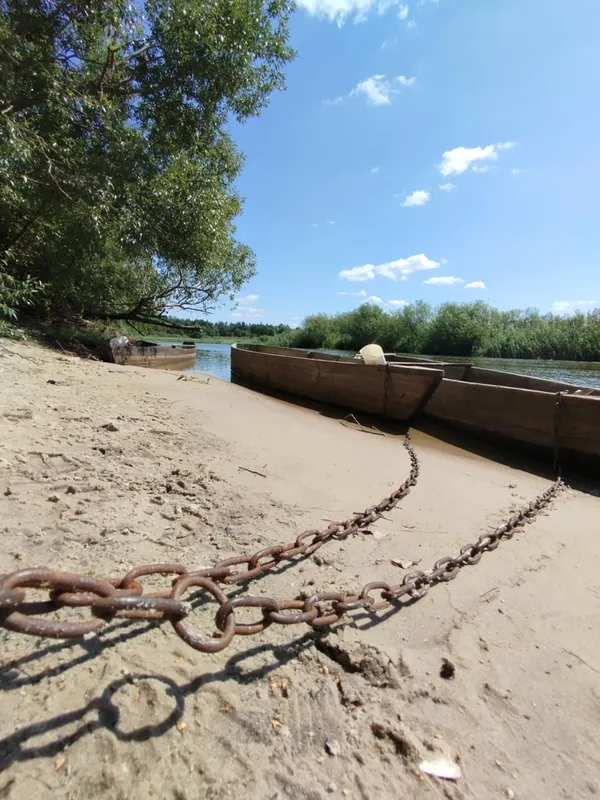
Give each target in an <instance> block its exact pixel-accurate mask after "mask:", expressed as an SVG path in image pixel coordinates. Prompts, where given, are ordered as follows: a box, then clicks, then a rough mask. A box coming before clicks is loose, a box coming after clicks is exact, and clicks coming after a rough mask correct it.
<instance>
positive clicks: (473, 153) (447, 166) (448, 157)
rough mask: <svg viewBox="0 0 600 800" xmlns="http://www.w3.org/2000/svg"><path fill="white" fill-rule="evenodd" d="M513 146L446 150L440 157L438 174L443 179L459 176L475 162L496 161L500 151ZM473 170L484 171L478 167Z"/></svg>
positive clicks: (503, 145) (507, 144) (508, 144)
mask: <svg viewBox="0 0 600 800" xmlns="http://www.w3.org/2000/svg"><path fill="white" fill-rule="evenodd" d="M514 146H515V142H501V143H500V144H488V145H487V146H486V147H455V148H454V150H446V152H445V153H444V154H443V156H442V163H441V164H440V172H441V174H442V175H443V176H444V177H445V178H446V177H448V176H449V175H460V174H461V173H463V172H466V171H467V170H468V169H469V167H473V164H475V162H477V161H497V160H498V157H499V151H500V150H509V149H510V148H511V147H514ZM473 169H476V171H479V172H482V171H484V170H483V169H482V167H481V166H480V165H477V166H476V167H473ZM488 169H489V167H488Z"/></svg>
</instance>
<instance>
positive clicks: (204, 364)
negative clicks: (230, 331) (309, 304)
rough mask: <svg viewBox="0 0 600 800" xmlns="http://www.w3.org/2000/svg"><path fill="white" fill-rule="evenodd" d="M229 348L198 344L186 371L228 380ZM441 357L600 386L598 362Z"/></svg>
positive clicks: (583, 384)
mask: <svg viewBox="0 0 600 800" xmlns="http://www.w3.org/2000/svg"><path fill="white" fill-rule="evenodd" d="M171 344H173V342H171ZM230 349H231V348H230V347H229V345H228V344H197V345H196V350H197V359H196V364H195V365H194V366H193V367H192V368H191V369H189V370H187V371H188V372H202V373H206V374H208V375H214V376H215V377H217V378H222V379H223V380H225V381H228V380H230V379H231V375H230V356H229V353H230ZM331 352H333V351H331ZM434 358H435V356H434ZM444 360H447V361H469V362H472V363H473V364H476V365H477V366H478V367H489V368H490V369H502V370H505V371H506V372H520V373H522V374H524V375H534V376H536V377H538V378H548V379H550V380H556V381H565V382H567V383H576V384H578V385H581V386H592V387H594V388H597V389H600V362H593V363H590V362H583V361H544V360H541V359H539V360H538V359H517V358H506V359H505V358H472V359H464V358H447V359H444Z"/></svg>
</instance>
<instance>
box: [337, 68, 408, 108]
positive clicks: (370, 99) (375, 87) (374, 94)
mask: <svg viewBox="0 0 600 800" xmlns="http://www.w3.org/2000/svg"><path fill="white" fill-rule="evenodd" d="M416 80H417V79H416V78H407V77H405V76H404V75H398V76H396V77H395V78H388V77H386V76H385V75H371V77H370V78H366V79H365V80H364V81H359V82H358V83H357V84H356V86H355V87H354V89H352V91H350V92H348V94H347V95H346V97H336V98H335V100H329V101H327V102H328V103H329V104H330V105H339V104H340V103H342V102H343V101H344V100H345V99H347V98H348V97H356V96H357V95H362V96H363V97H366V99H367V103H369V104H370V105H372V106H389V105H390V103H391V102H392V97H393V96H394V95H395V94H398V93H399V91H400V89H399V87H400V86H404V87H408V86H412V85H413V84H414V83H415V82H416Z"/></svg>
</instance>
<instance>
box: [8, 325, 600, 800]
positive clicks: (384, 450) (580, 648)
mask: <svg viewBox="0 0 600 800" xmlns="http://www.w3.org/2000/svg"><path fill="white" fill-rule="evenodd" d="M0 344H1V345H2V346H1V347H0V426H1V435H0V520H1V526H2V528H1V530H2V547H1V548H0V572H1V573H7V572H12V571H13V570H17V569H21V568H24V567H28V566H38V565H44V566H48V567H56V568H60V569H63V570H68V571H72V572H77V573H86V574H92V575H95V576H99V577H117V576H122V575H124V574H125V573H126V572H127V571H128V570H129V569H130V568H131V567H132V566H134V565H137V564H143V563H148V562H154V561H166V562H180V563H183V564H185V565H187V566H188V567H189V568H194V569H199V568H201V567H206V566H211V565H213V564H215V563H216V562H218V561H220V560H222V559H224V558H227V557H228V556H231V555H238V554H244V553H253V552H255V551H257V550H260V549H261V548H264V547H267V546H269V545H271V544H277V543H280V542H288V541H291V540H293V539H294V538H295V536H297V535H298V533H300V532H301V531H303V530H305V529H309V528H319V529H320V528H326V527H327V525H328V524H329V522H331V521H332V520H338V519H345V518H346V517H348V516H350V515H351V514H352V513H353V512H357V511H361V510H363V509H364V508H366V507H367V506H370V505H372V504H373V503H377V502H379V501H380V500H381V498H382V497H384V496H385V495H386V494H389V493H390V492H391V491H393V489H394V488H395V487H397V486H398V485H399V484H400V483H402V481H403V480H404V479H405V478H406V476H407V474H408V471H409V467H410V463H409V459H408V455H407V452H406V450H405V449H404V447H403V446H402V442H403V438H402V436H400V435H392V434H387V435H386V436H378V435H368V434H365V433H364V432H361V431H360V430H359V429H357V428H355V427H348V426H346V425H343V424H340V420H341V419H343V414H339V415H337V414H335V413H333V414H328V415H326V414H322V413H319V412H318V411H315V410H311V409H307V408H302V407H298V406H295V405H292V404H290V403H285V402H282V401H280V400H277V399H274V398H271V397H267V396H264V395H261V394H258V393H254V392H251V391H250V390H248V389H245V388H242V387H239V386H234V385H231V384H228V383H225V382H223V381H219V380H217V379H215V378H210V379H209V378H208V377H207V376H203V375H197V374H196V375H186V376H182V375H181V374H180V373H174V372H154V371H152V370H143V369H136V368H127V367H118V366H114V365H109V364H100V363H96V362H93V361H86V360H81V359H74V358H71V357H69V356H67V355H61V354H59V353H56V352H53V351H50V350H45V349H43V348H41V347H38V346H37V345H33V344H22V343H15V342H9V341H2V342H1V343H0ZM412 440H413V444H414V446H415V448H416V451H417V453H418V457H419V460H420V464H421V473H420V478H419V481H418V484H417V486H416V487H414V488H413V489H412V491H411V492H410V494H409V495H408V496H407V497H406V498H405V499H403V500H402V501H401V502H400V504H399V505H398V506H397V507H396V509H394V510H393V511H391V512H390V513H389V514H386V515H385V518H382V519H381V520H379V521H377V522H376V523H375V524H374V525H373V526H371V528H369V530H368V531H363V532H361V533H358V534H356V535H354V536H351V537H349V538H348V539H346V540H335V541H331V542H328V543H327V544H326V545H324V546H323V547H322V548H321V549H320V550H319V552H318V553H317V554H315V555H314V556H313V557H311V558H307V559H305V560H302V561H301V562H299V563H298V564H296V565H295V566H294V567H292V568H290V569H287V570H285V571H276V572H274V573H269V574H266V575H264V576H263V577H261V578H260V579H258V580H256V581H254V582H252V583H251V584H249V586H248V587H247V588H244V589H242V593H245V594H251V595H267V596H269V597H275V598H281V597H283V598H292V597H298V596H300V595H303V594H304V595H306V594H310V593H313V592H320V591H336V590H339V591H342V592H350V591H352V590H353V589H354V588H356V587H360V586H362V585H363V584H365V583H366V582H368V581H374V580H383V581H388V582H390V583H397V582H399V581H400V580H401V579H402V575H403V574H404V573H405V572H406V571H408V570H409V569H429V568H430V567H431V566H432V565H433V563H434V562H435V561H436V560H437V559H439V558H441V557H443V556H448V555H454V554H456V553H458V551H459V550H460V548H461V547H462V546H463V545H464V544H466V543H468V542H472V541H475V540H476V539H477V537H478V536H479V535H480V534H481V533H484V532H486V531H489V530H490V529H492V528H494V527H495V526H496V525H498V524H499V523H501V522H502V521H503V520H505V519H506V518H507V517H509V516H510V515H511V514H512V513H514V512H515V510H518V509H519V508H521V507H522V506H523V505H526V504H527V503H529V502H530V501H531V500H533V499H534V498H535V497H536V496H537V495H538V494H540V493H541V492H543V491H544V490H545V489H546V488H548V486H549V485H550V481H549V480H548V479H546V478H543V477H540V476H538V475H535V474H530V473H528V472H525V471H521V470H517V469H514V468H510V467H508V466H505V465H503V464H500V463H497V462H494V461H490V460H487V459H485V458H483V457H482V456H477V455H474V454H472V453H469V452H467V451H465V450H462V449H460V448H458V447H455V446H452V445H450V444H444V443H441V442H439V441H437V440H435V439H433V438H432V437H430V436H428V435H426V434H424V433H420V432H415V433H414V434H413V436H412ZM599 520H600V497H599V496H598V492H597V491H596V492H594V491H593V490H588V491H581V490H575V489H573V488H570V487H569V486H567V488H566V489H565V490H564V491H562V492H561V493H560V495H559V496H558V497H557V499H556V500H554V501H553V502H552V504H551V506H550V507H549V509H548V510H546V511H544V512H543V513H542V514H541V515H540V516H539V517H537V518H536V520H535V521H534V522H533V523H532V524H528V525H525V526H524V527H522V528H521V529H519V531H518V532H517V533H516V535H515V536H514V537H513V538H512V539H511V540H510V541H506V542H503V543H502V544H501V545H500V547H499V548H498V549H497V550H495V551H494V552H492V553H487V554H485V555H484V556H483V558H482V560H481V562H480V563H479V564H477V565H475V566H470V567H466V568H464V569H462V570H461V571H460V574H459V575H458V577H457V578H456V579H455V580H453V581H451V582H448V583H445V584H443V585H437V586H434V587H433V588H432V589H431V590H430V592H429V593H428V594H427V595H426V596H425V597H423V598H422V599H421V600H419V601H418V602H415V603H414V604H412V605H409V606H408V607H405V608H402V609H400V610H397V611H395V612H384V613H382V614H380V615H379V617H378V618H377V619H376V617H375V616H373V615H368V614H366V613H362V612H361V613H357V614H353V615H348V616H346V617H345V618H343V619H342V621H341V622H340V623H338V624H337V625H336V626H334V628H333V630H331V631H330V632H329V633H327V634H315V633H314V632H313V631H312V629H311V628H309V627H308V626H306V625H302V624H299V625H294V626H279V625H272V626H271V627H270V628H268V629H267V630H266V631H264V632H263V633H261V634H259V635H255V636H251V637H246V636H237V637H235V638H234V639H233V642H232V643H231V645H230V646H229V647H228V648H227V649H225V650H223V651H222V652H220V653H215V654H202V653H200V652H197V651H195V650H193V649H191V648H190V647H188V646H187V645H186V644H185V643H184V642H183V641H182V640H181V639H179V638H178V637H177V635H176V634H175V632H174V630H173V628H172V626H171V624H170V623H168V622H165V623H162V624H154V623H148V622H139V621H137V622H134V621H128V620H116V621H114V622H112V623H109V624H107V625H106V626H105V627H104V629H103V630H102V631H101V632H100V633H99V634H98V635H96V636H93V637H90V638H87V639H86V640H82V641H56V640H50V639H42V638H39V637H26V636H23V635H19V634H16V633H13V632H8V631H5V630H1V631H0V637H1V641H2V650H1V655H0V691H1V695H0V697H1V698H2V715H1V716H0V770H1V772H0V798H10V799H11V800H13V799H16V798H19V799H20V798H23V799H25V798H45V797H53V798H65V800H66V799H67V798H71V799H72V800H76V799H79V798H88V800H95V798H100V797H111V798H114V799H115V800H117V799H120V798H123V800H124V799H125V798H128V799H129V798H146V797H155V798H173V799H174V800H184V798H185V799H186V800H194V799H195V798H215V799H217V798H219V799H220V798H234V797H236V798H237V797H240V796H244V797H246V798H269V800H275V799H276V798H277V799H279V798H294V800H300V799H302V800H304V799H306V800H321V798H323V800H324V799H325V798H328V797H340V798H344V797H347V798H362V799H364V800H380V799H381V798H402V797H406V798H416V799H417V800H421V799H422V798H423V799H425V798H438V797H439V798H443V797H446V798H453V799H455V800H458V798H477V799H478V800H482V799H483V798H486V800H487V798H507V797H511V798H519V799H521V800H555V799H556V798H565V799H566V798H592V797H595V796H597V795H599V794H600V778H599V776H600V733H599V730H600V638H599V637H598V619H599V618H600V541H599V539H598V527H599ZM393 561H396V562H399V564H400V565H396V564H393V563H392V562H393ZM411 563H412V564H413V565H414V566H412V567H411V566H410V565H411ZM150 585H152V586H156V587H157V588H166V587H167V586H168V585H169V581H168V579H167V578H161V577H160V576H157V577H156V578H155V579H148V580H146V581H145V586H150ZM224 591H226V592H228V593H232V592H233V591H234V589H232V588H231V587H225V588H224ZM235 591H239V590H237V589H236V590H235ZM41 596H42V593H41V592H40V593H38V592H35V591H29V590H28V598H29V597H31V598H32V599H35V598H37V597H41ZM215 610H216V605H215V604H213V603H206V604H205V605H203V606H202V607H201V609H199V610H198V611H197V612H196V611H194V612H193V613H192V614H191V616H190V618H189V624H190V626H191V627H193V628H194V629H195V630H197V631H198V632H200V633H202V635H203V636H205V637H206V638H207V639H210V637H211V635H212V632H213V631H214V630H215V627H214V612H215ZM67 614H70V615H71V617H70V618H80V617H81V618H83V617H84V616H85V612H84V611H81V612H80V611H78V610H74V611H66V610H63V611H61V612H60V616H61V617H65V615H67ZM258 616H259V615H258ZM256 617H257V614H256V612H254V613H253V612H252V611H247V612H246V611H244V612H242V613H241V614H240V615H239V619H238V621H246V622H247V621H250V620H251V619H255V618H256ZM445 660H446V661H445ZM446 662H450V664H451V666H452V668H453V669H451V670H450V672H451V673H452V674H451V675H449V674H448V668H447V667H446V669H444V665H445V664H446ZM442 674H443V675H444V676H445V677H443V676H442ZM441 758H443V759H446V760H447V761H449V762H450V763H452V764H454V765H456V766H458V767H459V769H460V773H461V774H460V777H459V778H458V779H457V780H452V781H450V780H443V779H440V778H437V777H432V776H430V775H428V774H425V773H424V772H423V770H422V769H421V768H420V765H421V764H422V762H423V761H425V762H439V760H440V759H441Z"/></svg>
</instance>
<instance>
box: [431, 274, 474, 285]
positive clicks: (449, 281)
mask: <svg viewBox="0 0 600 800" xmlns="http://www.w3.org/2000/svg"><path fill="white" fill-rule="evenodd" d="M423 283H430V284H432V285H433V286H454V284H455V283H464V281H463V279H462V278H456V277H455V276H454V275H444V276H442V275H440V277H439V278H438V277H436V278H428V279H427V280H426V281H423Z"/></svg>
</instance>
